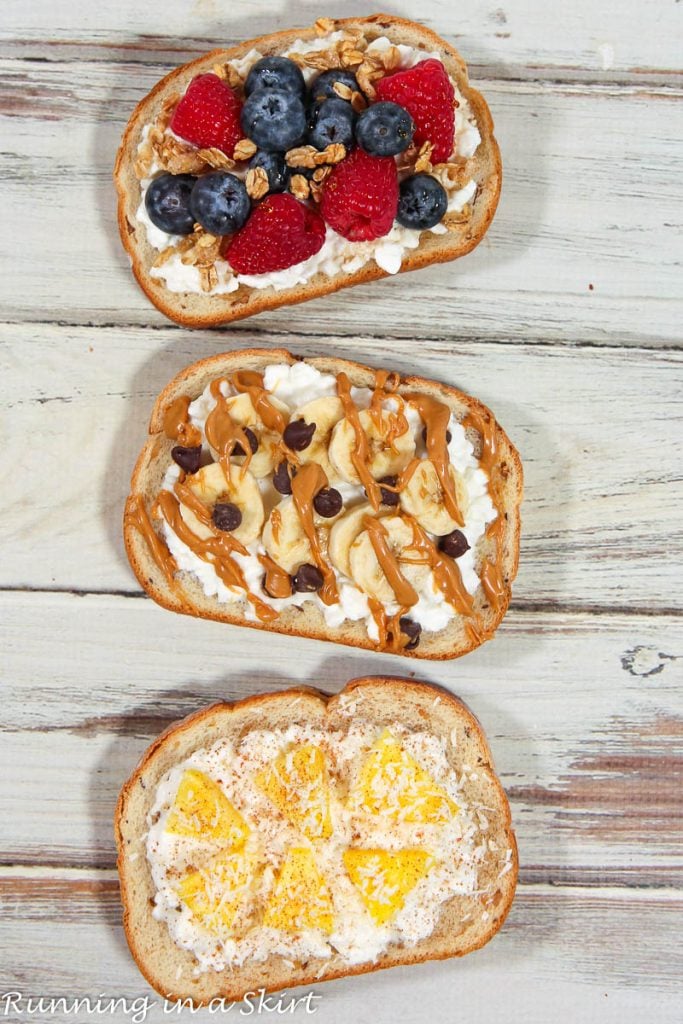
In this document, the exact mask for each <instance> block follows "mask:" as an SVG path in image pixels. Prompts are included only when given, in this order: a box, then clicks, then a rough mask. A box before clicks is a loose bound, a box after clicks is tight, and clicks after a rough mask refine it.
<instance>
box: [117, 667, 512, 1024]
mask: <svg viewBox="0 0 683 1024" xmlns="http://www.w3.org/2000/svg"><path fill="white" fill-rule="evenodd" d="M115 831H116V841H117V848H118V869H119V876H120V880H121V898H122V902H123V908H124V918H123V920H124V928H125V932H126V937H127V939H128V944H129V946H130V949H131V952H132V954H133V956H134V958H135V960H136V962H137V964H138V967H139V968H140V970H141V971H142V973H143V975H144V976H145V978H146V979H147V980H148V981H149V983H150V984H151V985H152V986H153V987H154V988H155V989H156V990H157V991H158V992H160V993H162V994H163V995H164V996H165V997H169V998H170V999H171V1000H177V999H183V1000H185V999H190V1000H192V1002H193V1003H194V1004H195V1005H201V1004H206V1003H208V1002H210V1001H211V1000H212V999H226V1000H241V999H242V998H243V997H244V996H245V995H246V994H247V993H249V992H252V993H253V992H258V991H259V990H260V989H265V990H267V991H270V990H274V989H279V988H286V987H289V986H293V985H312V984H315V983H317V982H319V981H326V980H329V979H332V978H340V977H346V976H349V975H354V974H360V973H365V972H367V971H374V970H378V969H380V968H385V967H392V966H396V965H401V964H411V963H418V962H421V961H424V960H435V959H444V958H447V957H455V956H462V955H463V954H466V953H469V952H471V951H473V950H475V949H478V948H479V947H481V946H483V945H484V944H485V943H486V942H488V941H489V939H491V938H492V937H493V935H494V934H495V933H496V932H497V931H498V929H499V928H500V927H501V925H502V924H503V922H504V920H505V917H506V916H507V913H508V911H509V909H510V905H511V903H512V899H513V896H514V892H515V885H516V881H517V870H518V861H517V848H516V843H515V837H514V833H513V831H512V827H511V822H510V809H509V806H508V802H507V799H506V797H505V793H504V791H503V789H502V787H501V784H500V782H499V780H498V779H497V777H496V775H495V773H494V769H493V764H492V760H491V754H490V751H489V748H488V746H487V743H486V740H485V738H484V734H483V732H482V729H481V726H480V725H479V723H478V721H477V720H476V718H475V717H474V716H473V715H472V713H471V712H470V711H469V710H468V709H467V708H466V706H465V705H464V704H463V703H462V702H461V701H459V700H458V699H457V698H456V697H454V696H452V695H451V694H450V693H448V692H447V691H445V690H443V689H441V688H439V687H435V686H430V685H426V684H423V683H417V682H412V681H408V680H402V679H394V678H364V679H357V680H355V681H353V682H350V683H349V684H347V686H346V687H345V688H344V689H343V691H342V692H341V693H339V694H338V695H336V696H333V697H325V696H324V695H322V694H320V693H318V692H317V691H315V690H312V689H309V688H305V687H298V688H296V689H292V690H286V691H283V692H280V693H270V694H263V695H260V696H254V697H249V698H247V699H246V700H242V701H238V702H236V703H223V704H216V705H213V706H212V707H209V708H206V709H204V710H202V711H199V712H197V713H196V714H194V715H191V716H190V717H189V718H187V719H185V720H184V721H182V722H180V723H177V724H175V725H173V726H171V727H170V728H169V729H167V730H166V732H164V733H163V734H162V735H161V736H160V737H159V738H158V739H157V740H156V741H155V742H154V743H153V744H152V746H151V747H150V748H149V749H148V751H147V752H146V753H145V754H144V756H143V758H142V760H141V762H140V764H139V765H138V767H137V768H136V770H135V771H134V772H133V774H132V775H131V777H130V779H129V780H128V781H127V782H126V784H125V785H124V787H123V789H122V791H121V796H120V798H119V802H118V806H117V811H116V821H115Z"/></svg>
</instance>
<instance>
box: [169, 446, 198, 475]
mask: <svg viewBox="0 0 683 1024" xmlns="http://www.w3.org/2000/svg"><path fill="white" fill-rule="evenodd" d="M171 458H172V459H173V461H174V462H176V463H177V464H178V465H179V466H180V468H181V469H184V470H185V472H186V473H196V472H197V470H198V469H199V463H200V462H201V460H202V446H201V445H197V447H196V448H183V446H182V445H181V444H177V445H176V446H175V448H171Z"/></svg>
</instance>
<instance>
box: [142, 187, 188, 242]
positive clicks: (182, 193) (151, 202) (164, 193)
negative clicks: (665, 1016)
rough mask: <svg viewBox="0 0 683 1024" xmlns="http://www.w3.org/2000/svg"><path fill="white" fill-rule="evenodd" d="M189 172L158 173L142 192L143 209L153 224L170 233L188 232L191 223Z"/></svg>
mask: <svg viewBox="0 0 683 1024" xmlns="http://www.w3.org/2000/svg"><path fill="white" fill-rule="evenodd" d="M196 180H197V179H196V178H195V177H194V176H193V175H192V174H160V175H159V177H158V178H155V179H154V181H153V182H152V184H151V185H150V186H149V188H148V189H147V192H146V193H145V209H146V210H147V215H148V216H149V219H150V220H151V222H152V224H154V226H155V227H157V228H159V229H160V230H161V231H166V232H167V233H168V234H169V235H189V234H190V232H191V231H192V229H193V227H194V216H193V214H192V213H191V211H190V195H191V194H192V189H193V187H194V183H195V181H196Z"/></svg>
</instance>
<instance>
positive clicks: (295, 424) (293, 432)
mask: <svg viewBox="0 0 683 1024" xmlns="http://www.w3.org/2000/svg"><path fill="white" fill-rule="evenodd" d="M314 434H315V423H307V422H306V420H292V422H291V423H288V424H287V426H286V427H285V432H284V434H283V435H282V440H283V441H284V442H285V444H286V445H287V447H288V448H291V449H292V451H293V452H302V451H303V450H304V448H308V446H309V444H310V443H311V441H312V440H313V435H314Z"/></svg>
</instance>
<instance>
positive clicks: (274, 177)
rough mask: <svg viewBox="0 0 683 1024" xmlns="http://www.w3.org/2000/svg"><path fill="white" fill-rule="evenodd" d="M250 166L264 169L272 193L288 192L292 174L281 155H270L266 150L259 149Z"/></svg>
mask: <svg viewBox="0 0 683 1024" xmlns="http://www.w3.org/2000/svg"><path fill="white" fill-rule="evenodd" d="M249 166H250V167H262V168H263V170H264V171H265V172H266V174H267V175H268V188H269V189H270V191H271V192H285V191H286V190H287V186H288V185H289V177H290V174H291V172H290V170H289V167H288V166H287V164H286V163H285V160H284V157H282V156H280V154H279V153H269V152H268V151H267V150H266V149H259V151H258V153H256V154H255V155H254V156H253V157H252V158H251V160H250V161H249Z"/></svg>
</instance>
